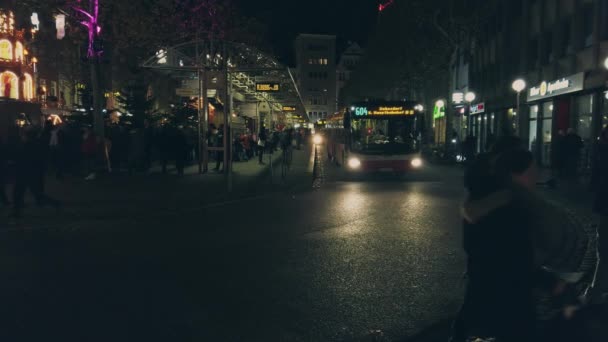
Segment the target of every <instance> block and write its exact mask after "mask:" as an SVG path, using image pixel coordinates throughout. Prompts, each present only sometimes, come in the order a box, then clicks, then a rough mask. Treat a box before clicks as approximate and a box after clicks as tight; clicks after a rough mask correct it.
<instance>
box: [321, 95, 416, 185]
mask: <svg viewBox="0 0 608 342" xmlns="http://www.w3.org/2000/svg"><path fill="white" fill-rule="evenodd" d="M421 109H422V107H421V106H420V105H417V104H416V103H415V102H362V103H356V104H353V105H352V106H351V107H350V108H347V109H344V110H343V111H341V112H338V113H335V114H333V115H331V116H330V117H329V118H327V120H326V124H325V128H324V129H323V136H324V139H325V145H326V147H327V155H328V158H329V159H330V160H331V161H333V162H334V163H336V164H337V165H340V166H344V167H345V169H346V170H348V171H350V172H357V173H364V172H393V173H404V172H407V171H410V170H414V169H418V168H421V167H422V164H423V163H422V159H421V156H420V144H421V133H422V128H423V125H424V123H423V120H424V117H423V113H422V111H421Z"/></svg>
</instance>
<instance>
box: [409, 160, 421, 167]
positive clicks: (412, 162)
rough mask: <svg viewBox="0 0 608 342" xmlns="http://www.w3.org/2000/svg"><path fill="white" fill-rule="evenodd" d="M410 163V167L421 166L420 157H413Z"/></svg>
mask: <svg viewBox="0 0 608 342" xmlns="http://www.w3.org/2000/svg"><path fill="white" fill-rule="evenodd" d="M410 163H411V164H412V167H415V168H419V167H421V166H422V159H420V158H414V159H412V161H411V162H410Z"/></svg>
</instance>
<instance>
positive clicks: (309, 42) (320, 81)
mask: <svg viewBox="0 0 608 342" xmlns="http://www.w3.org/2000/svg"><path fill="white" fill-rule="evenodd" d="M295 50H296V64H297V66H296V69H297V82H298V88H299V89H300V94H301V96H302V100H303V102H304V107H305V108H306V111H307V112H308V117H309V118H310V120H311V121H312V122H316V121H318V120H320V119H324V118H326V117H327V116H328V115H330V114H333V113H334V112H335V111H336V110H337V109H336V108H337V103H336V98H337V97H336V95H337V89H336V87H337V83H336V37H335V36H329V35H313V34H301V35H299V36H298V37H297V38H296V43H295Z"/></svg>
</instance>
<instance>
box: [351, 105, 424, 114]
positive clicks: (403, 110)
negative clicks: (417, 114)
mask: <svg viewBox="0 0 608 342" xmlns="http://www.w3.org/2000/svg"><path fill="white" fill-rule="evenodd" d="M389 115H414V109H411V108H407V107H405V106H378V107H372V108H368V107H355V116H389Z"/></svg>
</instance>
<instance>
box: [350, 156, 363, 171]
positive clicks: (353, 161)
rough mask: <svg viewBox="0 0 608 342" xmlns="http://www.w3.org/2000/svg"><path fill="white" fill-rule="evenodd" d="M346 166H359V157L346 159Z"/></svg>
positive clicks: (352, 167) (356, 167)
mask: <svg viewBox="0 0 608 342" xmlns="http://www.w3.org/2000/svg"><path fill="white" fill-rule="evenodd" d="M348 167H350V168H351V169H358V168H360V167H361V161H360V160H359V158H354V157H353V158H350V159H349V160H348Z"/></svg>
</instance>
